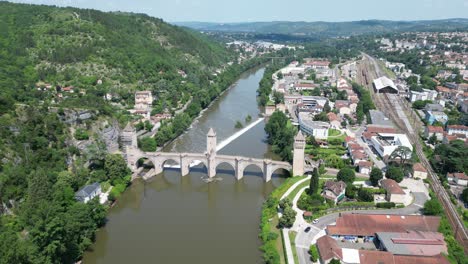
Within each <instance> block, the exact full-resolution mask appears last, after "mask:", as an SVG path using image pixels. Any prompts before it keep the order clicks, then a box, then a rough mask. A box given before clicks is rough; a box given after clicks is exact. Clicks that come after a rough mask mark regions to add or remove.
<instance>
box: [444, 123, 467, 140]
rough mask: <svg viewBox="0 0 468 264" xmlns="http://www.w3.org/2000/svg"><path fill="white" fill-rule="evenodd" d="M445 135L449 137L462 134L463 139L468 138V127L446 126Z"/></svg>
mask: <svg viewBox="0 0 468 264" xmlns="http://www.w3.org/2000/svg"><path fill="white" fill-rule="evenodd" d="M447 133H448V134H449V135H454V134H464V135H465V137H468V126H462V125H451V126H447Z"/></svg>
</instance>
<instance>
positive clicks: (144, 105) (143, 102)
mask: <svg viewBox="0 0 468 264" xmlns="http://www.w3.org/2000/svg"><path fill="white" fill-rule="evenodd" d="M152 104H153V95H152V94H151V91H138V92H136V93H135V109H136V110H147V111H148V109H149V108H151V105H152Z"/></svg>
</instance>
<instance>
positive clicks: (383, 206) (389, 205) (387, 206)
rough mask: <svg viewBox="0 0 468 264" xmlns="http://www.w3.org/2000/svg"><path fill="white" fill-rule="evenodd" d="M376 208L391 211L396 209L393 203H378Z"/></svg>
mask: <svg viewBox="0 0 468 264" xmlns="http://www.w3.org/2000/svg"><path fill="white" fill-rule="evenodd" d="M376 206H377V208H386V209H390V208H393V207H395V203H392V202H384V203H377V205H376Z"/></svg>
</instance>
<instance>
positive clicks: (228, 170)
mask: <svg viewBox="0 0 468 264" xmlns="http://www.w3.org/2000/svg"><path fill="white" fill-rule="evenodd" d="M220 165H228V166H227V167H230V168H226V169H220V168H219V166H220ZM218 173H223V174H232V175H233V176H234V177H236V178H237V175H236V174H237V173H236V164H235V162H234V161H232V162H231V161H226V160H219V161H216V174H218Z"/></svg>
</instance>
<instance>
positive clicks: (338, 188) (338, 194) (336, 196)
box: [322, 180, 346, 204]
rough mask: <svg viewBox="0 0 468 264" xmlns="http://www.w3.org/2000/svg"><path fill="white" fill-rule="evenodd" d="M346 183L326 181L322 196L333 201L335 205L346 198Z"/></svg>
mask: <svg viewBox="0 0 468 264" xmlns="http://www.w3.org/2000/svg"><path fill="white" fill-rule="evenodd" d="M345 190H346V183H344V182H343V181H337V182H336V181H331V180H330V181H326V182H325V184H324V185H323V192H322V196H323V197H324V198H325V199H328V200H332V201H334V202H335V204H336V203H337V202H339V201H341V200H342V199H343V198H344V197H345Z"/></svg>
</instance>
